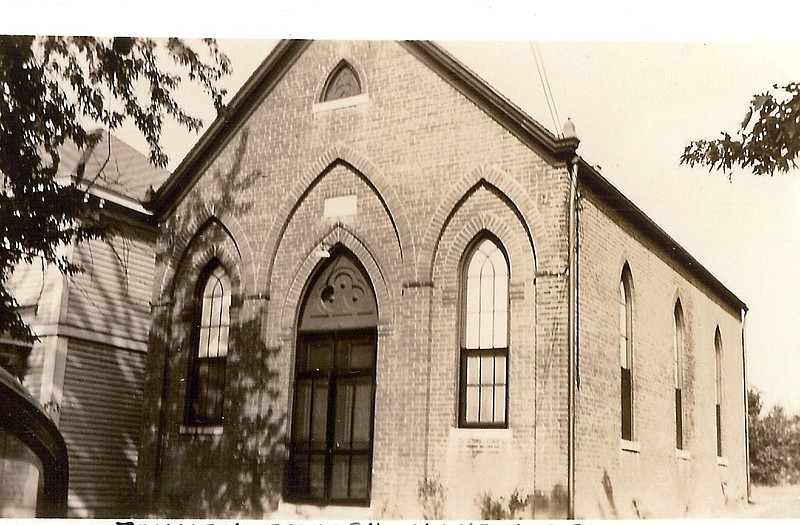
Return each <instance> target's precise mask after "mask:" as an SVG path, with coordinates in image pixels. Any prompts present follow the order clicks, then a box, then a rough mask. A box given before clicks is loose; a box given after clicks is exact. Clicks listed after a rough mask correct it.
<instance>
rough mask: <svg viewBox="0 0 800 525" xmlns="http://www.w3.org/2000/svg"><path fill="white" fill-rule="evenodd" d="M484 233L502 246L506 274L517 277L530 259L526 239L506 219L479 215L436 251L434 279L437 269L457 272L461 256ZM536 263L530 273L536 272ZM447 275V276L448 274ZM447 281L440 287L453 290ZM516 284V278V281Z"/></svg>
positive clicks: (451, 284)
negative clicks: (506, 261) (505, 255)
mask: <svg viewBox="0 0 800 525" xmlns="http://www.w3.org/2000/svg"><path fill="white" fill-rule="evenodd" d="M483 232H486V233H489V234H491V236H493V237H496V238H497V239H498V240H499V241H500V242H501V243H502V245H503V250H504V251H505V252H506V253H507V254H508V258H509V270H510V271H511V274H512V275H515V276H516V275H517V273H518V272H517V271H518V270H520V269H521V268H520V267H521V266H522V264H523V261H525V260H532V259H530V254H531V251H530V245H529V244H528V239H527V238H521V236H520V235H519V233H518V232H515V231H514V228H513V227H512V226H511V224H509V221H508V220H507V219H506V218H501V217H498V216H497V215H494V214H487V213H482V214H480V215H478V216H475V217H472V218H471V219H470V220H469V222H467V224H466V225H465V226H464V227H463V228H461V229H460V230H459V231H458V232H457V233H455V235H454V236H453V242H448V243H446V244H447V247H446V248H445V249H443V250H439V251H438V252H437V253H436V255H435V259H434V262H433V268H434V272H435V275H434V277H438V276H439V275H438V274H439V271H440V270H439V269H441V270H443V271H444V272H448V269H451V268H458V266H459V265H460V264H461V260H462V258H463V256H464V252H465V250H466V249H467V247H468V246H469V244H470V243H471V242H473V241H474V239H475V238H476V237H478V236H480V235H481V234H482V233H483ZM535 265H536V263H535V260H534V262H533V270H535ZM448 273H449V272H448ZM451 280H452V279H448V280H447V281H445V282H443V283H442V285H443V286H450V287H452V286H456V283H455V281H453V282H450V281H451ZM515 280H516V277H515Z"/></svg>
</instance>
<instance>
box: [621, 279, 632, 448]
mask: <svg viewBox="0 0 800 525" xmlns="http://www.w3.org/2000/svg"><path fill="white" fill-rule="evenodd" d="M618 305H619V308H618V316H619V319H618V321H619V325H618V328H619V330H618V332H619V334H618V336H619V348H618V350H619V357H620V437H621V439H623V440H625V441H634V440H635V439H636V425H635V404H634V382H633V353H634V348H633V277H632V275H631V270H630V267H629V266H628V264H627V263H625V265H624V266H623V268H622V274H621V276H620V280H619V290H618ZM623 345H624V357H625V362H624V363H623V361H622V358H623Z"/></svg>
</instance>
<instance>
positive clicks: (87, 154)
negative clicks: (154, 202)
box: [58, 130, 170, 205]
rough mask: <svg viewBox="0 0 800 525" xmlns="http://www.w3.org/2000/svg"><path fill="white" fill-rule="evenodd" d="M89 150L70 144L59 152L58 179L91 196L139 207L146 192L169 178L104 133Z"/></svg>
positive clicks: (126, 146)
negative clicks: (68, 179)
mask: <svg viewBox="0 0 800 525" xmlns="http://www.w3.org/2000/svg"><path fill="white" fill-rule="evenodd" d="M98 133H100V140H99V141H98V142H97V144H95V145H94V146H93V147H92V148H89V149H86V150H79V149H78V148H77V147H75V146H74V145H72V144H70V145H68V146H65V147H64V148H63V149H62V150H61V152H60V153H61V163H60V164H59V168H58V171H59V177H63V178H67V177H68V178H70V179H71V180H73V181H76V182H77V181H79V182H80V183H81V184H82V185H84V186H85V187H86V188H88V189H89V191H90V192H94V193H98V194H101V193H102V194H103V195H100V196H104V197H107V198H114V197H119V198H121V199H120V200H121V201H123V202H124V201H130V202H129V204H131V205H140V204H141V203H143V202H144V201H145V200H147V198H148V190H149V189H150V188H151V187H152V188H158V187H159V186H161V185H162V184H163V183H164V182H165V181H166V180H167V179H168V178H169V176H170V173H169V171H167V170H165V169H163V168H158V167H156V166H153V165H152V164H151V163H150V160H149V159H148V158H147V157H145V156H144V155H142V154H141V153H139V152H138V151H136V150H135V149H133V147H131V146H130V145H128V144H127V143H125V142H123V141H122V140H120V139H118V138H117V137H115V136H114V135H111V134H109V133H107V132H106V131H104V130H99V131H98Z"/></svg>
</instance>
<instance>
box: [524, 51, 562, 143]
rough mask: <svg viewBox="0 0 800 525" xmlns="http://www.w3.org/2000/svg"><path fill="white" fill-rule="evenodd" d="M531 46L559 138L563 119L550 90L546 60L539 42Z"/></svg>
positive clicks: (554, 128)
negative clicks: (545, 65) (559, 114)
mask: <svg viewBox="0 0 800 525" xmlns="http://www.w3.org/2000/svg"><path fill="white" fill-rule="evenodd" d="M528 44H530V48H531V53H532V54H533V60H534V62H536V71H537V72H538V73H539V81H540V82H541V84H542V91H543V92H544V98H545V100H546V101H547V107H548V109H549V110H550V118H551V119H553V130H554V132H555V133H556V135H558V136H559V137H561V136H562V132H561V118H560V117H559V116H558V109H557V108H556V101H555V99H554V98H553V92H552V90H551V89H550V81H549V80H548V78H547V70H546V69H545V67H544V60H543V59H542V56H541V53H542V52H541V50H540V49H539V44H538V42H530V41H529V42H528Z"/></svg>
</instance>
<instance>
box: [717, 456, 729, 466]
mask: <svg viewBox="0 0 800 525" xmlns="http://www.w3.org/2000/svg"><path fill="white" fill-rule="evenodd" d="M717 465H719V466H720V467H727V466H728V458H726V457H724V456H717Z"/></svg>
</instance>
